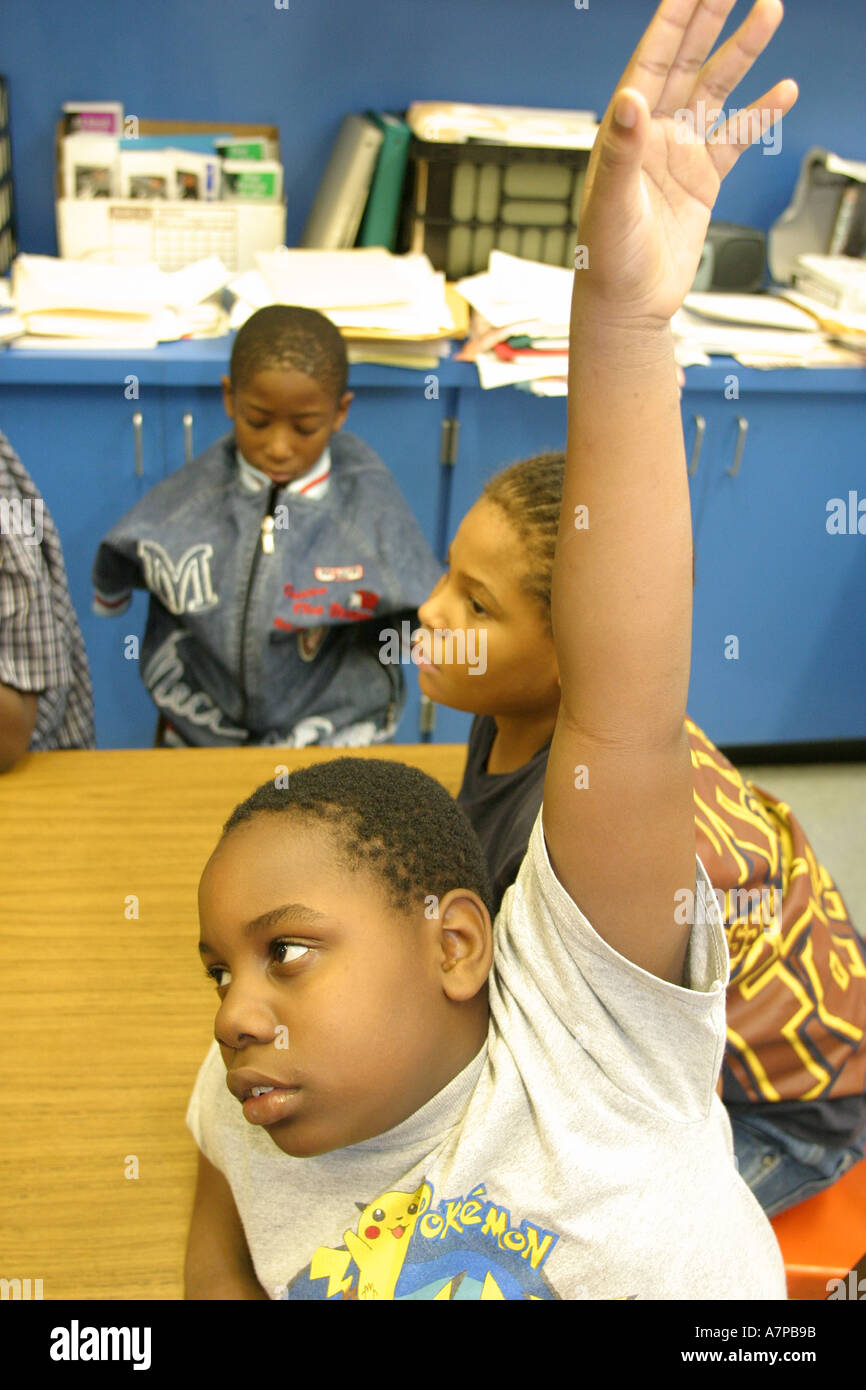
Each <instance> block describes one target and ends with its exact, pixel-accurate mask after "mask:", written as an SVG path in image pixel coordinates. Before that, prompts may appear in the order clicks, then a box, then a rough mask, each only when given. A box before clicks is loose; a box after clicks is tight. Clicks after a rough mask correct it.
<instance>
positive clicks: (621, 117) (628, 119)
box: [613, 96, 637, 129]
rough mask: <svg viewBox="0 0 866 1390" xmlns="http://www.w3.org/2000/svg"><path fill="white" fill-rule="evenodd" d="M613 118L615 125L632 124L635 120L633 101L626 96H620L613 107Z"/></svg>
mask: <svg viewBox="0 0 866 1390" xmlns="http://www.w3.org/2000/svg"><path fill="white" fill-rule="evenodd" d="M613 118H614V120H615V121H616V123H617V125H621V126H625V127H626V129H628V127H629V126H633V125H634V123H635V121H636V120H637V110H636V108H635V104H634V102H633V101H632V100H631V99H630V98H629V97H627V96H620V97H619V98H618V99H617V102H616V105H615V106H614V108H613Z"/></svg>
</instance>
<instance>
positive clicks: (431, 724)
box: [418, 694, 436, 735]
mask: <svg viewBox="0 0 866 1390" xmlns="http://www.w3.org/2000/svg"><path fill="white" fill-rule="evenodd" d="M435 728H436V705H435V702H434V701H433V700H431V699H430V696H429V695H424V694H422V695H421V711H420V713H419V715H418V732H419V734H422V735H423V734H432V732H433V730H434V729H435Z"/></svg>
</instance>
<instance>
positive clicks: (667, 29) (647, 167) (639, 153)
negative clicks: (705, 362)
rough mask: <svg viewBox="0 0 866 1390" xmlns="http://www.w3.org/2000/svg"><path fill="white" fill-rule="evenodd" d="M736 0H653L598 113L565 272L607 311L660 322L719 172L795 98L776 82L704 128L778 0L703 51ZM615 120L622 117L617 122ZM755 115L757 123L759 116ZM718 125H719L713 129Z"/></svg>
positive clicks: (790, 87)
mask: <svg viewBox="0 0 866 1390" xmlns="http://www.w3.org/2000/svg"><path fill="white" fill-rule="evenodd" d="M735 4H736V0H662V3H661V4H660V5H659V7H658V9H657V10H656V12H655V14H654V16H653V18H652V20H651V21H650V24H649V26H648V28H647V30H646V32H645V33H644V35H643V38H642V39H641V40H640V43H639V44H638V46H637V48H636V49H635V51H634V53H633V55H632V57H631V60H630V62H629V64H628V66H627V68H626V69H625V72H624V73H623V75H622V77H621V79H620V81H619V82H618V83H617V87H616V90H615V92H614V95H613V97H612V99H611V101H610V104H609V106H608V108H607V111H606V112H605V115H604V119H603V121H602V124H601V128H600V130H599V132H598V136H597V138H596V141H595V145H594V146H593V150H592V154H591V156H590V160H589V168H588V171H587V179H586V185H585V189H584V195H583V201H582V204H581V209H580V229H579V235H580V241H581V244H582V245H585V246H586V247H587V250H588V266H587V267H586V268H581V269H578V270H577V271H576V273H575V290H576V292H579V291H582V290H586V291H587V292H588V293H590V294H591V295H592V297H593V298H594V299H596V300H598V301H600V302H603V303H604V306H605V311H606V312H609V313H610V314H611V315H612V316H613V317H614V318H615V319H616V320H618V321H621V322H623V323H628V322H631V321H633V320H638V321H644V322H647V323H657V322H667V321H668V320H670V318H671V317H672V316H673V314H675V313H676V311H677V309H678V308H679V307H680V305H681V304H682V302H683V299H684V298H685V296H686V294H687V293H688V291H689V288H690V287H691V284H692V281H693V280H694V277H695V273H696V271H697V268H698V263H699V261H700V256H701V249H702V247H703V244H704V240H705V237H706V231H707V226H708V225H709V221H710V214H711V212H712V208H713V205H714V203H715V201H716V197H717V195H718V191H719V188H720V186H721V182H722V179H723V178H724V177H725V175H726V174H727V173H728V171H729V170H730V169H732V168H733V166H734V164H735V163H736V162H737V160H738V159H739V157H740V155H741V154H742V152H743V150H744V149H745V148H747V147H748V145H750V144H752V143H753V142H754V140H755V139H756V138H757V137H759V136H760V135H761V133H762V131H768V130H769V129H771V128H772V125H773V124H774V123H775V121H777V120H780V119H781V118H782V116H783V115H785V114H786V113H787V112H788V111H790V109H791V107H792V106H793V105H794V102H795V101H796V100H797V95H798V91H797V84H796V82H794V81H792V80H791V79H790V78H786V79H785V80H784V81H781V82H777V83H776V85H775V86H774V87H771V88H770V90H769V91H768V92H765V93H764V95H763V96H762V97H759V98H758V99H757V100H756V101H754V102H753V103H751V105H750V106H749V107H748V108H747V110H748V119H744V117H743V113H742V112H740V114H739V116H738V117H735V118H733V119H732V120H730V121H728V122H727V123H725V124H724V126H723V127H720V128H719V131H716V132H711V133H710V135H709V138H705V131H706V129H707V127H708V126H709V125H710V124H712V118H711V117H710V118H707V113H708V112H711V111H716V112H718V110H719V108H723V107H724V103H725V101H726V100H727V97H728V95H729V93H730V92H731V91H732V90H733V88H734V87H736V85H737V84H738V83H739V82H740V81H741V80H742V79H743V77H745V75H746V74H747V73H748V71H749V69H750V68H751V66H752V64H753V63H754V61H755V59H756V58H757V57H758V56H759V54H760V53H762V52H763V50H764V49H765V48H766V46H767V44H768V43H769V42H770V39H771V38H772V37H773V34H774V33H775V31H776V29H777V28H778V26H779V24H780V22H781V19H782V15H783V9H782V5H781V0H756V3H755V4H754V5H753V7H752V9H751V10H750V12H749V14H748V15H747V16H746V18H745V20H744V21H743V23H742V24H741V25H740V27H739V28H738V29H737V30H736V32H735V33H734V34H732V35H731V37H730V38H729V39H728V40H727V42H726V43H724V44H723V45H722V47H721V48H720V49H719V50H718V52H717V53H715V54H714V55H713V57H712V58H710V59H709V61H706V59H707V54H708V53H709V51H710V49H711V48H712V46H713V44H714V43H715V41H716V39H717V38H718V36H719V33H720V32H721V30H722V28H723V27H724V24H725V21H726V19H727V17H728V15H729V14H730V12H731V10H732V9H733V7H734V5H735ZM623 121H624V122H625V123H624V124H623V123H622V122H623ZM762 123H763V124H762ZM722 129H724V136H723V137H722V136H721V135H720V132H721V130H722Z"/></svg>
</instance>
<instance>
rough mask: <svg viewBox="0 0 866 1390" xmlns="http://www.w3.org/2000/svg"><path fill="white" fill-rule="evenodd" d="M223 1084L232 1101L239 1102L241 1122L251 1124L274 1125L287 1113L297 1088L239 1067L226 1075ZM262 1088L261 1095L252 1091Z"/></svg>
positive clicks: (293, 1102)
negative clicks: (227, 1089) (233, 1098)
mask: <svg viewBox="0 0 866 1390" xmlns="http://www.w3.org/2000/svg"><path fill="white" fill-rule="evenodd" d="M226 1085H227V1086H228V1088H229V1090H230V1091H231V1093H232V1095H233V1096H234V1097H235V1099H236V1100H238V1101H240V1102H241V1105H242V1107H243V1112H244V1119H245V1120H248V1121H249V1123H250V1124H252V1125H270V1124H275V1123H276V1121H277V1120H281V1119H283V1118H284V1117H285V1116H286V1115H288V1114H289V1113H291V1111H292V1110H293V1109H294V1106H295V1100H296V1097H297V1095H298V1094H299V1092H300V1089H301V1088H300V1086H295V1085H293V1084H291V1083H290V1082H287V1081H281V1080H279V1079H277V1078H276V1077H273V1076H263V1075H262V1073H261V1072H257V1071H250V1070H249V1069H247V1068H246V1067H240V1068H238V1069H237V1070H235V1071H230V1072H227V1073H226ZM260 1088H267V1089H262V1094H260V1095H254V1094H253V1092H254V1091H259V1089H260Z"/></svg>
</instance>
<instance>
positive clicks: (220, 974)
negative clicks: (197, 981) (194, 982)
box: [204, 965, 232, 989]
mask: <svg viewBox="0 0 866 1390" xmlns="http://www.w3.org/2000/svg"><path fill="white" fill-rule="evenodd" d="M204 973H205V975H206V976H207V978H208V979H209V980H214V981H215V982H216V987H217V989H222V988H223V987H224V986H225V985H228V984H230V983H231V978H232V972H231V971H230V970H226V968H225V966H224V965H214V966H211V968H210V970H205V972H204Z"/></svg>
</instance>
